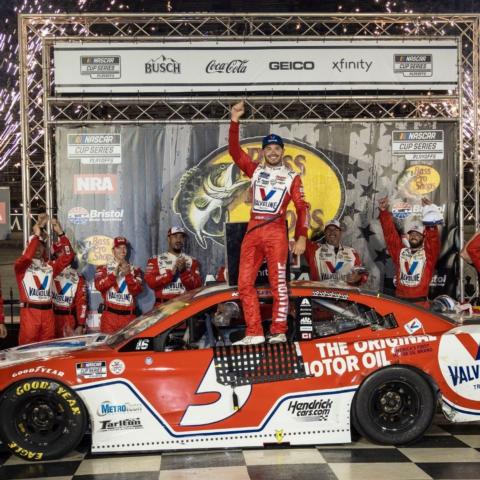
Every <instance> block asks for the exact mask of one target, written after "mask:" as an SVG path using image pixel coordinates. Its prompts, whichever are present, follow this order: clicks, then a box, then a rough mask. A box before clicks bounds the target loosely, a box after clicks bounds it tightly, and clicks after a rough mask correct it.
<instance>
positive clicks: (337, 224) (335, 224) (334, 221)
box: [325, 218, 342, 230]
mask: <svg viewBox="0 0 480 480" xmlns="http://www.w3.org/2000/svg"><path fill="white" fill-rule="evenodd" d="M330 225H333V226H334V227H337V228H338V229H339V230H341V229H342V226H341V225H340V222H339V221H338V220H335V219H334V218H332V220H330V221H328V222H327V223H326V224H325V228H327V227H329V226H330Z"/></svg>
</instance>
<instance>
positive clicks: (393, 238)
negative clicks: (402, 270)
mask: <svg viewBox="0 0 480 480" xmlns="http://www.w3.org/2000/svg"><path fill="white" fill-rule="evenodd" d="M378 208H379V209H380V214H379V217H378V218H379V219H380V225H381V226H382V230H383V237H384V238H385V243H386V245H387V249H388V251H389V252H390V256H391V257H392V260H393V263H395V265H398V261H399V255H400V250H401V249H402V248H403V245H402V239H401V238H400V234H399V233H398V231H397V228H396V227H395V222H394V221H393V217H392V214H391V213H390V212H389V211H388V198H386V197H385V198H381V199H380V200H379V202H378Z"/></svg>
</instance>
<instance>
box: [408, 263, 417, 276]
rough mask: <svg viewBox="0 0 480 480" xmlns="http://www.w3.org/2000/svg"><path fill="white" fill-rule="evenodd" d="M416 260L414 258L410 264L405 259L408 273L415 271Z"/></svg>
mask: <svg viewBox="0 0 480 480" xmlns="http://www.w3.org/2000/svg"><path fill="white" fill-rule="evenodd" d="M417 266H418V262H417V261H416V260H415V261H413V262H412V263H411V264H410V263H409V262H408V261H406V262H405V270H406V272H407V274H408V275H413V274H414V273H415V270H416V269H417Z"/></svg>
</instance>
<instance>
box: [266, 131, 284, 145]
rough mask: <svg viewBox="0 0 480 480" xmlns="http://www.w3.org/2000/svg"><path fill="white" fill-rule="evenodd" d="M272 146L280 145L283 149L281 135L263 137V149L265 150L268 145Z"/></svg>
mask: <svg viewBox="0 0 480 480" xmlns="http://www.w3.org/2000/svg"><path fill="white" fill-rule="evenodd" d="M272 144H276V145H280V146H281V147H282V148H283V140H282V137H280V136H279V135H276V134H275V133H271V134H270V135H267V136H266V137H263V140H262V148H265V147H266V146H267V145H272Z"/></svg>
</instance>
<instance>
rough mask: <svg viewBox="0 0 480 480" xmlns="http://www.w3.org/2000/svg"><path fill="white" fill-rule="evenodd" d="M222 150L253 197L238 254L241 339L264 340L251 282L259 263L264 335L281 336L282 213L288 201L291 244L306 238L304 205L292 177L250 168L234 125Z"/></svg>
mask: <svg viewBox="0 0 480 480" xmlns="http://www.w3.org/2000/svg"><path fill="white" fill-rule="evenodd" d="M228 147H229V153H230V155H231V156H232V158H233V160H234V162H235V163H236V164H237V165H238V167H239V168H240V169H241V170H242V171H243V172H244V173H245V174H246V175H247V176H248V177H250V178H251V189H252V194H253V195H252V199H253V200H252V209H251V212H250V221H249V223H248V228H247V233H246V234H245V237H244V239H243V242H242V247H241V251H240V271H239V275H238V290H239V293H240V298H241V300H242V305H243V311H244V315H245V320H246V323H247V330H246V335H247V336H262V335H264V333H263V330H262V320H261V316H260V305H259V302H258V298H257V292H256V289H255V279H256V277H257V273H258V270H259V268H260V265H261V264H262V262H263V260H264V259H265V258H266V260H267V266H268V276H269V281H270V287H271V289H272V296H273V309H272V325H271V328H270V333H271V334H272V335H273V334H277V333H285V332H286V331H287V315H288V289H287V280H288V279H287V268H286V262H287V257H288V237H287V232H286V230H285V221H286V212H287V207H288V204H289V203H290V200H292V201H293V203H294V205H295V209H296V212H297V223H296V226H295V238H296V239H298V237H300V236H305V237H306V236H307V231H308V217H309V215H308V210H309V205H308V203H307V202H306V201H305V200H304V193H303V186H302V181H301V179H300V176H299V175H298V174H297V173H295V172H294V171H293V170H291V169H290V168H288V167H287V166H285V165H284V164H281V165H280V166H278V167H269V166H267V165H262V164H259V163H255V162H254V161H253V160H252V159H251V158H250V156H249V155H247V153H245V152H244V151H243V150H242V148H241V146H240V142H239V124H238V122H233V121H232V122H231V123H230V131H229V140H228Z"/></svg>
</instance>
